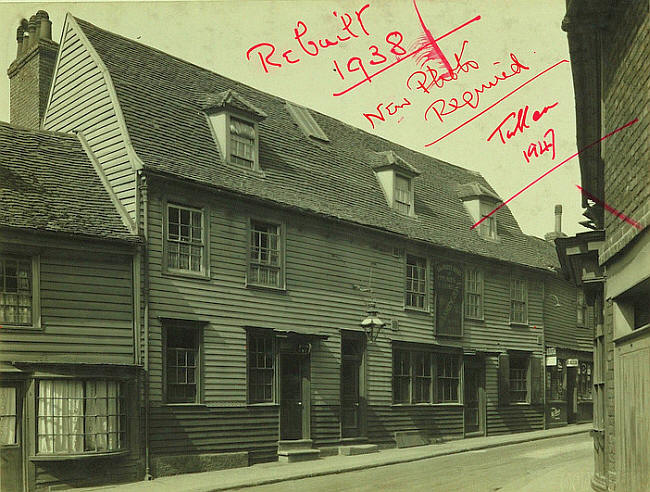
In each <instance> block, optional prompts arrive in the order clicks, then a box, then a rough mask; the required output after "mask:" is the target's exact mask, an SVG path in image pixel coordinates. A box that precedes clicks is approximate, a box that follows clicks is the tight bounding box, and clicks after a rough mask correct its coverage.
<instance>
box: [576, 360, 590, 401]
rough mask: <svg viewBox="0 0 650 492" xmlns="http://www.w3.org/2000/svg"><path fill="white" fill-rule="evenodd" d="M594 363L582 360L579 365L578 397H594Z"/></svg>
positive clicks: (588, 398) (581, 398) (583, 398)
mask: <svg viewBox="0 0 650 492" xmlns="http://www.w3.org/2000/svg"><path fill="white" fill-rule="evenodd" d="M592 374H593V364H592V363H591V362H580V365H579V366H578V399H579V400H591V399H592V397H593V379H592Z"/></svg>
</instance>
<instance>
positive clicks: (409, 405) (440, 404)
mask: <svg viewBox="0 0 650 492" xmlns="http://www.w3.org/2000/svg"><path fill="white" fill-rule="evenodd" d="M462 406H463V404H462V403H452V402H449V403H393V404H391V407H397V408H400V407H402V408H409V407H462Z"/></svg>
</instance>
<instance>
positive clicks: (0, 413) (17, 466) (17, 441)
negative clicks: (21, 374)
mask: <svg viewBox="0 0 650 492" xmlns="http://www.w3.org/2000/svg"><path fill="white" fill-rule="evenodd" d="M21 390H22V385H21V384H20V383H0V492H22V490H23V444H22V435H21V434H22V426H21V420H22V406H23V397H22V391H21Z"/></svg>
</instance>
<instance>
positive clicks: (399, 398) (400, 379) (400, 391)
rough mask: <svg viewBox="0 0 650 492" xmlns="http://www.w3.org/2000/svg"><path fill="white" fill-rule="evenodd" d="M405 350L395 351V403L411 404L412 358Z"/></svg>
mask: <svg viewBox="0 0 650 492" xmlns="http://www.w3.org/2000/svg"><path fill="white" fill-rule="evenodd" d="M410 355H411V354H410V353H409V352H407V351H405V350H394V351H393V403H410V402H411V357H410Z"/></svg>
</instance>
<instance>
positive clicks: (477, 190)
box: [458, 181, 501, 202]
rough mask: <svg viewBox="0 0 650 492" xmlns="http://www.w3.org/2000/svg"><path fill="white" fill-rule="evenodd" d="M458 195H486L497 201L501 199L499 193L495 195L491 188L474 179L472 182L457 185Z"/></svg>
mask: <svg viewBox="0 0 650 492" xmlns="http://www.w3.org/2000/svg"><path fill="white" fill-rule="evenodd" d="M458 196H459V197H461V198H463V199H466V198H474V197H487V198H491V199H492V200H494V201H497V202H500V201H501V197H500V196H499V195H497V194H496V193H495V192H493V191H492V190H488V189H487V188H486V187H485V186H483V185H482V184H481V183H478V182H476V181H475V182H474V183H465V184H462V185H459V186H458Z"/></svg>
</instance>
